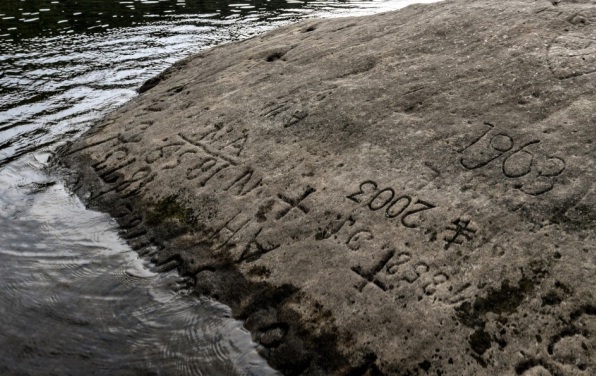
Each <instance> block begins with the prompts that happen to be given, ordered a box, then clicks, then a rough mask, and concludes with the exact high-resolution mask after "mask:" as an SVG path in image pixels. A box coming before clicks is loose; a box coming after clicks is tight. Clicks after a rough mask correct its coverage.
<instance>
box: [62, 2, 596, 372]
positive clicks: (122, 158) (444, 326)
mask: <svg viewBox="0 0 596 376" xmlns="http://www.w3.org/2000/svg"><path fill="white" fill-rule="evenodd" d="M554 3H555V4H553V2H550V1H542V0H539V1H499V2H496V1H482V0H476V1H472V0H461V1H447V2H444V3H438V4H433V5H416V6H410V7H408V8H406V9H404V10H401V11H398V12H392V13H386V14H379V15H375V16H370V17H363V18H343V19H333V20H309V21H305V22H301V23H298V24H295V25H291V26H288V27H284V28H281V29H278V30H276V31H274V32H270V33H268V34H265V35H263V36H260V37H256V38H252V39H250V40H247V41H243V42H239V43H231V44H227V45H224V46H220V47H216V48H213V49H211V50H208V51H206V52H204V53H201V54H198V55H197V56H194V57H192V58H190V59H187V60H185V61H183V62H181V63H179V64H177V65H176V66H174V67H173V68H171V69H170V70H168V71H167V72H165V73H164V74H162V75H161V76H160V77H158V78H156V79H155V80H153V81H152V82H150V83H148V84H147V85H146V86H145V87H144V88H143V91H144V92H143V93H142V94H141V95H140V96H139V97H138V98H136V99H135V100H133V101H132V102H130V103H129V104H127V105H126V106H124V107H123V108H121V109H120V110H118V111H116V112H115V113H113V114H111V115H110V116H108V117H107V118H106V119H105V120H104V121H103V122H102V123H100V124H98V125H97V126H96V127H95V128H94V129H93V130H92V131H91V132H90V133H89V134H88V135H86V136H85V137H84V138H83V139H81V140H79V141H77V142H75V143H74V144H72V145H69V146H68V148H66V149H65V150H63V151H62V156H61V160H62V161H63V163H64V164H65V165H66V166H67V167H69V168H72V169H74V170H75V171H77V175H78V176H79V178H80V179H78V182H77V183H76V184H73V185H74V189H75V190H76V191H77V193H78V194H80V195H81V196H82V197H84V198H85V199H86V200H87V202H88V203H89V204H90V205H92V206H94V207H98V208H101V209H103V210H106V211H109V212H110V213H111V214H112V215H114V216H115V217H116V218H118V220H119V222H120V223H121V224H122V228H123V236H124V237H125V238H126V239H127V240H128V241H129V242H130V243H131V244H132V245H133V247H135V248H136V249H138V250H139V252H140V253H147V252H151V250H152V246H151V245H150V244H153V245H156V246H157V249H158V250H157V252H156V254H155V256H154V257H155V260H156V262H158V263H162V264H164V268H174V267H176V268H178V269H179V270H180V272H181V273H183V274H184V275H188V276H191V277H192V278H193V280H194V281H195V287H196V289H197V291H199V292H200V293H205V294H209V295H211V296H214V297H215V298H217V299H220V300H221V301H223V302H225V303H227V304H229V305H231V307H232V309H233V311H234V313H235V315H236V316H237V317H240V318H242V319H246V327H247V328H248V329H249V330H250V331H251V332H252V333H253V335H254V338H255V340H256V341H258V342H259V343H261V344H262V346H263V353H264V354H265V355H266V356H267V357H268V358H269V359H270V362H271V364H272V365H273V366H275V367H278V368H279V369H281V370H283V371H284V372H285V373H287V374H301V373H305V374H371V375H372V374H377V373H382V374H391V375H416V374H421V375H425V374H429V375H457V376H461V375H552V376H556V375H586V376H587V375H593V374H595V373H596V339H595V338H596V337H595V336H596V299H595V291H596V290H595V286H596V262H595V254H596V246H595V244H596V234H595V233H596V231H595V227H596V185H595V184H594V180H595V178H596V166H595V164H596V151H595V146H594V142H595V141H596V128H595V127H596V111H595V110H594V109H595V108H596V4H595V2H594V1H564V0H563V1H560V2H554Z"/></svg>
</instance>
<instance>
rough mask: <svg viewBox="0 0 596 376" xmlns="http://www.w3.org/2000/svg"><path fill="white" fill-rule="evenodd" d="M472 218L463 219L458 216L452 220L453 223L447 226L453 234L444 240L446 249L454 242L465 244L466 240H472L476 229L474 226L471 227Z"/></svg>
mask: <svg viewBox="0 0 596 376" xmlns="http://www.w3.org/2000/svg"><path fill="white" fill-rule="evenodd" d="M468 226H470V220H469V219H461V218H458V219H456V220H455V221H453V222H452V225H451V226H449V227H448V228H447V230H449V231H450V232H452V235H451V236H450V237H445V238H444V240H445V242H446V244H445V247H444V248H445V250H446V251H447V250H448V249H449V247H451V245H452V244H460V245H461V244H463V243H464V240H468V241H469V240H472V238H473V236H474V234H475V233H476V230H474V229H473V228H469V227H468Z"/></svg>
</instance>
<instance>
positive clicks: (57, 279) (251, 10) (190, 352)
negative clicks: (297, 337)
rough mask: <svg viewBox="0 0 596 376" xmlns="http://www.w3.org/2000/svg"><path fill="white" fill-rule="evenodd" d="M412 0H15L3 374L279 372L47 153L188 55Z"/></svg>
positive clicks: (7, 37)
mask: <svg viewBox="0 0 596 376" xmlns="http://www.w3.org/2000/svg"><path fill="white" fill-rule="evenodd" d="M424 1H425V2H430V1H432V0H424ZM412 2H415V1H412V0H389V1H381V0H373V1H343V2H339V1H315V2H307V1H297V0H253V1H244V0H243V1H238V0H232V1H222V0H208V1H203V0H151V1H145V0H26V1H22V0H2V1H1V2H0V317H1V318H2V319H1V320H0V375H17V374H18V375H48V374H56V375H67V374H72V375H84V374H90V373H92V374H96V375H139V374H142V375H152V374H155V375H228V374H229V375H251V374H254V375H269V374H275V371H273V370H271V369H270V368H268V366H267V365H266V364H265V362H264V361H263V360H262V359H261V358H260V357H259V356H258V355H257V354H256V348H255V344H254V343H252V342H251V340H250V335H248V334H247V333H245V332H244V330H243V329H242V325H241V323H239V322H237V321H235V320H232V319H230V318H229V314H230V313H229V311H228V309H227V308H226V307H224V306H222V305H220V304H218V303H216V302H213V301H211V300H208V299H206V298H197V297H196V296H194V295H192V294H190V291H189V290H188V289H187V288H186V281H184V280H180V279H179V276H178V275H177V274H176V272H175V271H173V272H169V273H155V272H154V270H152V269H153V266H152V265H151V264H150V263H149V262H147V261H145V260H142V259H139V258H138V256H137V254H136V253H134V252H133V251H131V250H130V249H129V248H128V247H127V246H126V244H125V243H124V242H123V241H122V240H121V239H120V238H119V237H118V235H117V228H116V226H115V223H114V222H113V221H112V220H110V219H109V217H107V216H106V215H103V214H99V213H95V212H92V211H87V210H85V208H84V207H83V205H82V204H81V203H80V202H79V201H78V199H76V198H75V197H73V196H71V195H69V194H68V193H67V192H66V190H65V188H64V187H63V185H62V184H61V183H60V178H59V177H56V176H51V175H48V174H47V173H46V172H45V166H46V160H47V158H48V156H49V153H48V151H51V150H53V149H55V148H56V146H58V145H60V144H62V143H64V142H66V141H68V140H71V139H73V138H75V137H78V136H79V135H81V134H82V133H83V132H84V131H86V130H87V129H88V128H89V127H90V125H91V124H93V123H94V122H96V121H97V120H99V119H100V118H101V117H102V116H104V115H105V114H106V113H108V112H109V111H113V110H114V109H115V108H117V107H118V106H120V105H122V104H124V103H125V102H127V101H128V100H130V99H132V98H133V97H134V96H135V95H136V89H137V88H138V87H140V86H141V84H142V83H143V82H144V81H146V80H147V79H149V78H151V77H152V76H154V75H156V74H157V73H159V72H160V71H162V70H164V69H165V68H167V67H168V66H170V65H171V64H173V63H174V62H175V61H177V60H179V59H181V58H183V57H185V56H188V55H189V54H192V53H194V52H197V51H200V50H202V49H205V48H208V47H210V46H213V45H215V44H219V43H223V42H228V41H232V40H238V39H242V38H247V37H250V36H252V35H256V34H258V33H262V32H264V31H266V30H269V29H272V28H274V27H277V26H280V25H282V24H285V23H288V22H290V21H294V20H297V19H301V18H305V17H312V16H337V15H357V14H358V15H359V14H369V13H374V12H379V11H382V10H391V9H397V8H399V7H402V6H405V5H407V4H409V3H412Z"/></svg>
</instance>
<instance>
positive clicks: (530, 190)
mask: <svg viewBox="0 0 596 376" xmlns="http://www.w3.org/2000/svg"><path fill="white" fill-rule="evenodd" d="M484 125H485V126H486V127H487V129H486V131H484V132H483V133H482V134H481V135H480V136H479V137H477V138H475V139H474V140H473V141H472V143H471V144H469V145H468V146H466V147H465V148H464V149H462V150H461V151H460V153H461V154H462V156H461V158H460V160H459V162H460V164H461V166H462V167H463V168H465V169H467V170H476V169H479V168H482V167H485V166H488V165H489V164H490V163H492V162H493V161H495V162H496V161H497V160H499V162H500V163H501V171H502V173H503V175H504V176H505V177H507V178H509V179H519V181H518V183H517V184H516V188H518V189H519V190H520V191H522V192H523V193H525V194H528V195H531V196H539V195H542V194H545V193H547V192H549V191H551V190H552V189H553V188H554V185H555V178H556V177H557V176H559V175H561V174H562V173H563V172H564V171H565V168H566V163H565V160H564V159H562V158H560V157H557V156H552V155H544V154H542V153H539V152H536V151H533V149H534V148H533V147H535V146H537V145H538V144H539V143H540V140H530V141H528V142H525V143H523V144H521V145H519V146H516V142H515V140H514V139H513V138H512V137H511V136H509V135H508V134H506V133H503V132H496V131H495V129H494V128H495V126H494V125H492V124H490V123H484Z"/></svg>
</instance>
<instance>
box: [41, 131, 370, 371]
mask: <svg viewBox="0 0 596 376" xmlns="http://www.w3.org/2000/svg"><path fill="white" fill-rule="evenodd" d="M96 132H97V127H95V128H92V129H91V130H90V131H89V132H88V133H87V135H90V134H93V133H96ZM84 138H85V136H83V139H84ZM74 145H76V143H74V144H73V143H69V144H67V145H65V146H62V147H60V148H59V149H58V150H57V151H56V154H55V156H54V157H53V158H52V161H51V162H52V163H51V168H52V169H53V170H54V171H56V172H57V173H58V174H59V175H61V176H63V177H64V179H65V184H66V186H67V188H68V189H69V191H70V192H72V193H74V194H76V195H77V196H78V197H79V198H80V199H81V200H82V201H83V203H84V204H85V205H86V207H87V208H88V209H92V210H97V211H100V212H104V213H107V214H109V215H110V216H112V218H114V219H115V220H116V221H117V223H118V224H119V227H120V231H119V234H120V236H121V237H122V238H123V239H124V240H126V242H127V243H128V245H129V246H130V247H131V248H132V249H133V250H134V251H136V252H137V253H138V254H139V255H140V256H142V257H151V256H152V258H151V261H153V262H154V263H155V264H156V265H157V269H158V270H159V271H160V272H166V271H171V270H173V269H177V271H178V273H179V274H180V276H181V277H183V278H185V279H186V280H187V281H188V287H189V288H191V289H192V290H193V291H194V293H196V294H197V295H199V296H200V295H203V296H209V297H211V298H213V299H215V300H217V301H219V302H221V303H223V304H225V305H227V306H229V307H230V308H231V310H232V314H233V317H234V318H235V319H238V320H242V321H244V327H245V328H246V329H247V330H248V331H249V332H250V333H251V335H252V338H253V340H254V341H255V342H256V343H257V344H258V345H259V346H258V348H259V353H260V354H261V355H262V356H263V357H264V358H265V359H266V360H267V362H268V363H269V365H270V366H271V367H273V368H274V369H276V370H278V371H280V372H282V373H283V374H284V375H331V374H333V375H347V376H352V375H354V376H355V375H364V374H367V375H381V374H382V373H381V372H380V371H379V370H378V368H377V366H376V365H375V360H377V356H376V354H374V353H369V352H367V351H365V350H361V349H358V348H357V346H354V344H353V343H352V340H351V339H350V338H343V337H342V336H341V335H340V334H339V332H338V330H337V328H336V327H335V325H334V324H333V317H332V314H331V312H329V311H325V310H324V309H323V308H322V306H320V305H319V304H317V303H316V302H315V303H314V304H315V307H314V308H315V310H316V314H315V315H312V316H311V317H310V318H309V320H310V322H308V321H305V320H304V318H303V317H302V316H301V314H300V313H299V312H297V311H296V310H295V309H294V308H293V307H295V306H299V305H300V304H301V303H302V302H303V300H305V296H304V294H302V293H301V292H300V290H299V289H298V288H296V287H295V286H291V285H283V286H274V285H272V284H270V283H268V282H265V281H262V282H254V281H250V280H248V279H247V278H246V276H244V275H243V274H242V272H241V271H240V270H239V269H238V267H237V266H236V264H235V263H234V261H233V259H232V258H231V257H226V256H225V255H224V256H219V257H216V256H215V255H213V252H211V251H210V244H209V243H208V241H201V242H199V243H196V242H187V241H186V240H185V236H184V235H187V234H196V233H199V234H200V233H201V232H203V233H205V232H208V231H209V230H208V229H205V228H202V226H201V225H200V224H197V223H195V222H194V221H193V218H192V216H191V215H190V214H189V213H190V211H189V210H188V209H186V208H185V207H184V205H183V204H182V203H180V202H178V201H177V200H176V197H167V198H165V199H163V200H162V201H160V202H146V201H145V200H143V199H142V198H140V197H139V195H137V194H132V195H131V194H127V195H126V196H124V195H121V194H120V193H119V192H117V191H116V190H112V191H110V192H107V193H104V194H101V195H99V196H98V195H97V194H98V192H105V191H106V189H105V188H106V186H105V184H104V183H102V182H101V179H100V177H99V176H98V175H97V173H96V172H95V171H94V170H93V168H92V166H93V164H94V163H96V162H97V161H94V160H92V159H91V158H90V157H88V156H86V155H82V154H80V153H78V152H76V151H75V152H74V153H73V151H74V150H73V149H74V148H73V146H74ZM121 180H122V176H118V177H117V178H115V179H114V181H115V182H116V183H115V184H114V185H117V183H118V182H121ZM205 238H207V236H205ZM224 254H225V252H224ZM258 273H267V271H266V270H259V269H258V268H253V269H251V270H250V271H249V274H255V275H258ZM307 304H311V305H312V302H310V301H309V302H308V303H307ZM319 308H320V309H319ZM344 337H345V336H344ZM341 349H343V351H342V350H341ZM346 349H349V351H350V355H349V356H346Z"/></svg>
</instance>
